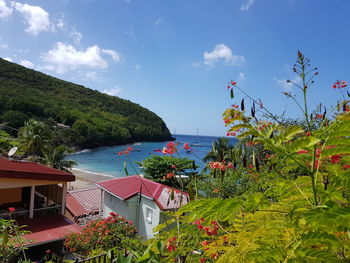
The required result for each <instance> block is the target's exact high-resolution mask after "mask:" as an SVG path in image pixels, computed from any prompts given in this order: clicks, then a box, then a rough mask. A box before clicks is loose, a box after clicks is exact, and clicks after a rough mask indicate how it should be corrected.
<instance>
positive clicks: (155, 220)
mask: <svg viewBox="0 0 350 263" xmlns="http://www.w3.org/2000/svg"><path fill="white" fill-rule="evenodd" d="M97 185H98V186H99V187H101V189H102V190H103V191H104V194H103V196H104V199H103V216H104V217H108V216H109V213H110V212H116V213H118V214H119V215H122V216H124V217H125V218H127V219H128V220H131V221H133V222H134V223H135V226H136V227H137V229H138V233H139V235H140V236H141V237H143V238H145V239H149V238H152V237H153V236H154V234H155V233H153V229H154V228H155V227H156V226H157V225H158V224H160V223H163V222H164V219H165V217H164V214H163V213H162V212H163V211H166V210H174V209H176V208H179V207H180V206H182V205H185V204H187V203H188V201H189V196H188V194H187V193H184V192H181V191H179V190H177V189H174V188H171V187H169V186H166V185H163V184H160V183H157V182H153V181H151V180H148V179H145V178H143V177H140V176H138V175H134V176H127V177H123V178H117V179H112V180H107V181H102V182H98V183H97Z"/></svg>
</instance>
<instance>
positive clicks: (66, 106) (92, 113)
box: [0, 59, 171, 147]
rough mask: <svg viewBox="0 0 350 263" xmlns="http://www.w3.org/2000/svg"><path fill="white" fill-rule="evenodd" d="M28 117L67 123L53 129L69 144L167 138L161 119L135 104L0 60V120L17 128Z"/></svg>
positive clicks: (92, 144)
mask: <svg viewBox="0 0 350 263" xmlns="http://www.w3.org/2000/svg"><path fill="white" fill-rule="evenodd" d="M30 118H34V119H38V120H42V121H45V122H46V123H48V124H50V126H55V125H56V123H63V124H65V125H68V126H70V127H71V128H69V129H62V128H59V129H56V131H55V134H56V136H55V140H56V142H57V143H63V144H66V145H70V146H78V147H98V146H108V145H117V144H125V143H129V142H136V141H164V140H169V139H171V135H170V132H169V130H168V128H167V127H166V125H165V123H164V122H163V120H162V119H161V118H160V117H159V116H157V115H156V114H155V113H153V112H151V111H149V110H148V109H146V108H143V107H141V106H140V105H138V104H135V103H133V102H131V101H128V100H124V99H120V98H117V97H113V96H109V95H106V94H103V93H101V92H99V91H96V90H92V89H88V88H85V87H83V86H81V85H76V84H73V83H70V82H67V81H63V80H60V79H57V78H54V77H51V76H48V75H46V74H43V73H41V72H38V71H35V70H31V69H27V68H25V67H22V66H20V65H17V64H14V63H11V62H8V61H6V60H3V59H0V123H7V124H8V125H9V126H12V127H14V128H19V127H21V126H23V123H24V121H25V120H28V119H30Z"/></svg>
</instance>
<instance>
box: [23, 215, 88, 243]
mask: <svg viewBox="0 0 350 263" xmlns="http://www.w3.org/2000/svg"><path fill="white" fill-rule="evenodd" d="M17 223H18V225H20V226H21V225H26V227H25V228H24V230H29V231H30V232H31V233H30V234H28V235H24V236H23V238H24V239H25V240H26V241H25V243H26V245H27V246H31V245H38V244H43V243H47V242H52V241H56V240H60V239H64V238H65V237H66V236H67V235H68V234H70V233H78V232H80V229H81V227H80V226H78V225H77V224H74V223H73V222H71V221H70V220H68V218H66V217H65V216H63V215H52V216H43V217H39V218H34V219H27V220H19V221H18V222H17Z"/></svg>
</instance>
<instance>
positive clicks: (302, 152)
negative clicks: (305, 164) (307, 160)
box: [297, 150, 308, 154]
mask: <svg viewBox="0 0 350 263" xmlns="http://www.w3.org/2000/svg"><path fill="white" fill-rule="evenodd" d="M304 153H308V150H300V151H299V152H297V154H304Z"/></svg>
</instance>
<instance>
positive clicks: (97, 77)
mask: <svg viewBox="0 0 350 263" xmlns="http://www.w3.org/2000/svg"><path fill="white" fill-rule="evenodd" d="M85 77H86V78H87V79H88V80H92V81H102V78H101V76H100V75H99V74H98V73H97V72H96V71H88V72H86V73H85Z"/></svg>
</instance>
